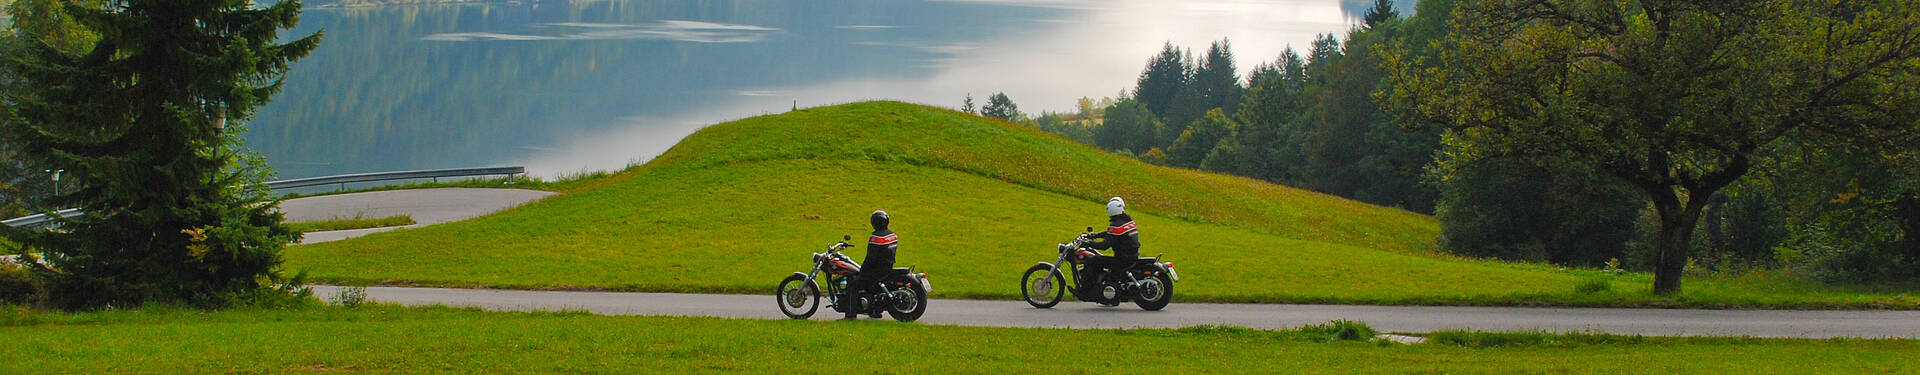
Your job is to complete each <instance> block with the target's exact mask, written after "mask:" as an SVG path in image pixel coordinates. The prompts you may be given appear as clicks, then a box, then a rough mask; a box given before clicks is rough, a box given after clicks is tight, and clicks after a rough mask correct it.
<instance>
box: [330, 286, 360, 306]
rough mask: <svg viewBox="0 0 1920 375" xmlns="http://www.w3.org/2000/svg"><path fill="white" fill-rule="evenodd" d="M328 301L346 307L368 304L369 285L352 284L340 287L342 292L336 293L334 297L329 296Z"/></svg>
mask: <svg viewBox="0 0 1920 375" xmlns="http://www.w3.org/2000/svg"><path fill="white" fill-rule="evenodd" d="M327 301H328V302H332V303H333V304H335V305H340V306H341V307H346V308H355V307H360V305H365V304H367V287H364V286H350V287H345V288H340V292H339V293H334V294H333V297H332V298H328V299H327Z"/></svg>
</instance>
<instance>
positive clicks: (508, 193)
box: [280, 188, 554, 243]
mask: <svg viewBox="0 0 1920 375" xmlns="http://www.w3.org/2000/svg"><path fill="white" fill-rule="evenodd" d="M553 194H554V193H553V192H548V191H538V190H522V189H483V188H436V189H407V190H387V191H370V192H364V193H352V194H338V195H323V196H318V197H306V198H297V199H288V200H286V201H284V202H280V211H281V212H284V213H286V214H287V221H294V222H298V221H321V220H330V219H335V218H354V217H361V218H367V219H378V218H385V217H391V216H397V215H407V216H411V217H413V220H414V221H415V222H417V224H414V225H408V226H405V227H389V228H371V229H355V230H341V231H327V232H313V233H307V235H306V239H305V240H303V241H301V243H317V242H327V241H338V240H344V239H348V238H353V237H359V236H364V235H367V234H370V233H376V232H383V231H389V230H393V229H395V228H411V227H419V226H426V225H433V224H439V223H444V222H449V221H457V220H463V219H468V218H472V217H476V216H480V215H486V214H490V213H494V212H498V211H500V210H505V209H508V208H513V207H516V206H519V205H522V204H526V203H527V202H532V201H536V200H540V199H541V198H546V197H548V196H552V195H553Z"/></svg>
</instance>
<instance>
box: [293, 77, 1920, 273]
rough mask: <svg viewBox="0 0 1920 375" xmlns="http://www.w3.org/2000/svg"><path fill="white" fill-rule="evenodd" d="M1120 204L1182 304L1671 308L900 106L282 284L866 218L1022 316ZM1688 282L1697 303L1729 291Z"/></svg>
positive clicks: (783, 257) (377, 239)
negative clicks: (885, 215)
mask: <svg viewBox="0 0 1920 375" xmlns="http://www.w3.org/2000/svg"><path fill="white" fill-rule="evenodd" d="M1115 195H1118V196H1123V197H1126V198H1127V200H1128V202H1129V204H1130V207H1131V211H1132V212H1134V213H1135V217H1136V219H1137V220H1138V221H1139V222H1140V224H1141V226H1142V234H1143V235H1142V241H1143V242H1145V245H1146V246H1145V248H1144V249H1143V250H1142V251H1141V252H1142V253H1143V255H1153V254H1160V253H1164V254H1165V255H1166V256H1165V259H1167V260H1171V261H1174V262H1176V264H1177V267H1178V268H1179V270H1180V272H1181V275H1182V276H1183V278H1184V280H1182V282H1181V283H1180V284H1179V285H1178V287H1177V289H1176V290H1177V291H1178V296H1179V297H1178V298H1179V299H1181V300H1185V301H1195V300H1211V301H1257V302H1339V303H1443V304H1578V305H1612V304H1641V305H1644V304H1655V305H1661V304H1669V303H1672V302H1661V301H1652V302H1649V301H1648V298H1649V297H1648V296H1645V295H1644V293H1643V292H1640V291H1642V290H1644V288H1645V286H1646V285H1648V281H1647V277H1645V276H1644V275H1626V276H1612V275H1605V274H1601V273H1598V272H1588V271H1566V270H1563V269H1555V268H1551V267H1546V266H1539V265H1527V264H1509V263H1498V262H1484V261H1473V260H1464V259H1459V258H1453V257H1449V256H1442V255H1434V254H1432V253H1430V252H1429V250H1428V241H1429V240H1430V239H1432V238H1433V237H1434V236H1436V235H1437V233H1438V227H1437V225H1436V224H1435V223H1434V221H1433V220H1432V219H1430V218H1428V217H1425V216H1421V215H1417V214H1413V213H1409V212H1406V211H1403V210H1399V209H1393V208H1383V207H1376V206H1371V205H1366V204H1362V203H1358V202H1354V201H1349V200H1345V199H1341V198H1337V197H1332V196H1327V195H1324V194H1319V193H1314V192H1309V191H1302V190H1298V189H1292V188H1288V187H1285V186H1279V185H1273V184H1268V183H1265V182H1260V181H1255V180H1250V179H1245V178H1239V177H1232V176H1225V175H1218V174H1211V173H1203V172H1196V171H1191V170H1182V169H1174V168H1165V167H1159V166H1153V165H1148V164H1145V163H1141V162H1138V161H1136V160H1133V159H1131V158H1126V157H1122V156H1116V155H1112V154H1108V153H1105V152H1102V151H1100V150H1097V149H1094V148H1090V147H1088V146H1084V145H1080V144H1077V143H1073V142H1071V141H1068V140H1065V139H1061V138H1059V137H1056V136H1053V135H1049V134H1045V133H1042V132H1040V131H1038V130H1034V129H1030V128H1026V127H1022V126H1018V125H1011V124H1007V123H1004V122H999V121H995V120H988V119H984V118H981V117H977V116H972V115H968V114H964V113H959V112H954V111H949V110H944V109H938V108H932V107H925V106H918V105H911V104H905V103H896V102H867V103H855V104H846V105H838V106H831V107H822V108H812V109H808V110H804V111H798V112H794V113H788V114H780V115H769V116H760V117H754V118H749V119H744V120H739V121H734V122H728V123H723V124H717V125H714V126H711V127H708V128H706V129H704V130H701V131H699V132H697V133H695V134H693V135H690V136H688V137H687V138H686V139H684V140H683V141H681V142H680V143H679V144H678V145H676V146H674V147H673V148H672V149H671V150H669V151H667V152H666V153H664V154H663V155H661V156H660V157H658V158H656V159H655V160H653V161H651V162H649V163H647V164H645V165H641V166H637V167H634V168H630V169H629V170H626V171H623V172H620V173H618V174H616V175H614V176H611V177H608V178H604V179H598V180H594V181H592V182H591V183H588V184H584V185H582V186H579V187H575V188H573V189H572V190H571V191H568V192H566V193H565V194H562V195H560V196H557V197H554V198H549V199H546V200H544V201H540V202H537V203H534V204H530V205H527V206H525V207H521V208H518V209H514V210H510V211H507V212H502V213H499V214H495V215H490V216H486V217H481V218H477V219H473V220H469V221H464V222H458V223H449V224H443V225H435V226H430V227H425V228H420V229H413V230H401V231H395V232H388V233H381V234H376V235H371V236H367V237H363V238H359V239H354V240H349V241H340V242H332V243H322V244H315V245H306V246H297V247H293V248H290V249H288V250H287V253H286V257H287V260H288V261H287V265H286V268H288V269H289V270H295V271H297V270H307V271H310V272H311V273H310V276H312V277H314V278H315V279H317V280H321V281H326V282H336V283H378V282H386V283H399V284H418V285H450V286H490V287H511V288H586V289H614V290H646V291H702V292H738V293H768V292H769V291H770V290H771V289H772V288H773V286H774V283H775V282H777V281H778V280H779V279H780V278H782V277H784V276H785V275H787V274H789V273H792V272H795V271H805V270H806V267H808V266H809V264H808V258H807V257H808V254H809V253H810V252H814V251H819V250H820V249H822V248H824V247H825V246H826V245H828V244H831V243H832V242H834V241H837V240H838V239H839V238H840V235H842V234H852V235H854V236H855V237H859V236H861V235H862V234H863V233H864V232H865V231H866V230H868V227H867V224H866V218H867V213H869V212H871V211H872V210H874V209H876V208H884V209H886V210H888V211H889V212H891V213H893V215H894V221H895V225H894V228H895V229H896V230H897V231H899V232H900V233H901V239H902V250H901V255H900V265H902V266H906V265H918V266H919V267H920V269H921V270H923V271H926V272H929V273H930V274H931V275H932V278H933V284H934V285H935V286H936V291H935V296H936V297H982V298H1008V297H1012V298H1017V297H1018V296H1019V290H1018V287H1017V285H1018V280H1019V277H1020V272H1021V271H1023V270H1024V269H1025V268H1026V267H1028V266H1030V265H1032V264H1034V262H1038V261H1052V260H1053V259H1054V255H1055V254H1054V251H1053V244H1055V243H1057V242H1063V241H1065V240H1068V239H1070V238H1071V237H1072V236H1073V235H1074V234H1076V233H1078V232H1079V230H1081V229H1083V228H1084V227H1088V226H1101V225H1103V224H1104V220H1105V217H1104V212H1103V206H1102V202H1104V201H1105V198H1106V197H1109V196H1115ZM862 252H863V250H860V249H856V250H854V251H853V252H852V253H853V254H852V255H854V256H855V257H856V258H857V257H858V256H860V254H861V253H862ZM1582 284H1587V285H1582ZM1692 285H1693V286H1694V289H1693V290H1694V291H1697V292H1690V293H1689V294H1690V296H1689V297H1686V298H1690V299H1694V300H1699V299H1705V300H1716V299H1720V297H1716V296H1719V295H1721V294H1725V293H1727V292H1722V291H1717V289H1716V288H1719V287H1716V286H1715V285H1716V284H1714V283H1713V282H1707V283H1695V284H1692ZM1577 286H1578V287H1582V288H1584V289H1587V290H1586V291H1585V292H1576V291H1575V289H1576V287H1577ZM1764 287H1766V288H1776V287H1778V286H1777V285H1765V286H1764ZM1616 291H1630V292H1616ZM1732 293H1735V294H1738V293H1745V292H1739V291H1736V292H1732ZM1878 298H1880V297H1877V296H1860V295H1848V296H1844V297H1835V298H1832V299H1829V300H1828V301H1823V302H1819V303H1816V305H1818V304H1840V305H1848V304H1852V305H1860V304H1869V303H1877V302H1874V301H1876V299H1878ZM1623 301H1626V302H1623ZM1741 303H1742V302H1737V301H1736V302H1734V304H1736V305H1737V304H1741ZM1768 303H1773V304H1779V302H1777V301H1775V302H1768ZM1909 304H1910V302H1909Z"/></svg>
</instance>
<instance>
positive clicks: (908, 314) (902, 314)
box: [887, 282, 927, 322]
mask: <svg viewBox="0 0 1920 375" xmlns="http://www.w3.org/2000/svg"><path fill="white" fill-rule="evenodd" d="M907 291H908V292H910V293H913V298H911V299H907V300H903V301H894V303H893V304H891V305H888V306H887V315H892V316H893V320H898V321H902V322H911V321H914V320H917V319H920V315H923V314H926V313H927V292H926V291H924V290H922V289H921V288H920V284H919V283H917V282H916V283H908V284H907Z"/></svg>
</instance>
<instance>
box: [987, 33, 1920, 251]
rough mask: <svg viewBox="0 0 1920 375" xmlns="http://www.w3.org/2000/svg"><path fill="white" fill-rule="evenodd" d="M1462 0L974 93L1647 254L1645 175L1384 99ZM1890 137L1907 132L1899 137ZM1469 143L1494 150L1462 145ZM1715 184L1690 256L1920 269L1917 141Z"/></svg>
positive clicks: (1123, 142)
mask: <svg viewBox="0 0 1920 375" xmlns="http://www.w3.org/2000/svg"><path fill="white" fill-rule="evenodd" d="M1455 4H1456V1H1454V0H1427V1H1421V2H1419V3H1418V5H1417V7H1418V9H1417V11H1416V12H1415V13H1414V15H1412V16H1411V17H1401V15H1400V14H1399V12H1398V11H1397V10H1396V9H1394V7H1393V4H1392V3H1391V2H1388V1H1377V2H1375V4H1374V7H1373V8H1372V10H1371V11H1369V12H1367V14H1366V15H1365V17H1364V18H1363V20H1362V22H1363V23H1362V24H1361V25H1359V26H1358V27H1356V28H1354V29H1352V30H1350V31H1349V32H1347V34H1346V37H1345V38H1344V39H1340V38H1335V36H1334V35H1322V36H1320V37H1319V38H1317V39H1316V40H1315V41H1314V42H1313V44H1312V45H1310V46H1308V47H1307V48H1306V50H1305V55H1304V56H1302V55H1301V54H1299V53H1298V52H1296V51H1295V50H1293V49H1292V48H1289V49H1287V51H1286V52H1284V53H1282V54H1281V56H1279V57H1278V58H1277V59H1275V60H1273V61H1272V62H1265V63H1261V64H1259V65H1258V66H1256V67H1255V68H1254V69H1253V70H1252V73H1251V74H1250V75H1249V76H1248V77H1245V78H1244V79H1242V78H1240V77H1237V76H1236V72H1237V69H1236V68H1235V61H1234V56H1233V53H1232V51H1231V46H1230V44H1229V42H1228V41H1226V40H1221V41H1219V42H1215V43H1213V44H1212V45H1211V46H1209V47H1208V48H1207V50H1206V51H1205V53H1203V54H1196V53H1193V52H1191V51H1189V50H1187V49H1183V48H1180V47H1178V46H1174V45H1172V44H1168V45H1166V46H1164V47H1163V48H1162V50H1161V51H1160V52H1159V53H1158V54H1156V55H1154V56H1153V57H1152V58H1150V59H1149V60H1148V62H1147V64H1146V67H1145V69H1144V70H1143V71H1142V72H1141V74H1140V77H1139V79H1138V81H1137V82H1136V85H1135V86H1134V88H1133V89H1132V90H1130V91H1128V92H1125V93H1123V94H1122V95H1121V96H1120V97H1118V98H1110V99H1099V100H1094V99H1088V98H1082V99H1081V100H1080V102H1079V107H1078V108H1077V111H1076V112H1075V113H1064V114H1056V113H1042V114H1040V115H1038V116H1035V117H1031V118H1029V117H1028V116H1027V115H1026V114H1024V113H1020V112H1019V111H1018V109H1017V106H1016V105H1015V104H1013V102H1012V100H1011V99H1009V98H1007V97H1006V96H1005V95H1004V94H994V95H992V96H991V97H990V100H989V102H988V103H987V104H986V105H985V106H982V107H981V108H980V109H979V110H978V111H975V110H973V107H972V98H971V97H969V98H967V101H966V102H965V103H964V104H965V105H964V106H963V110H967V111H969V112H977V113H980V114H982V115H985V116H989V117H997V118H1001V119H1005V120H1008V121H1011V122H1016V123H1024V124H1028V125H1031V126H1036V127H1038V128H1040V129H1042V130H1045V131H1048V132H1052V133H1056V134H1059V135H1062V136H1064V137H1066V138H1069V139H1073V140H1076V141H1080V142H1083V143H1087V144H1091V145H1095V146H1098V147H1100V148H1103V149H1107V150H1110V151H1113V152H1116V153H1120V154H1124V155H1129V156H1133V157H1136V158H1138V159H1140V160H1143V161H1146V162H1150V163H1155V164H1163V165H1170V166H1178V167H1185V168H1196V169H1203V170H1209V171H1217V172H1224V173H1231V174H1235V175H1240V176H1246V177H1252V178H1258V179H1262V180H1266V181H1271V182H1275V183H1280V184H1285V185H1290V186H1294V187H1300V188H1306V189H1311V190H1316V191H1320V192H1325V193H1329V194H1334V195H1338V196H1342V197H1347V198H1351V199H1355V200H1359V201H1363V202H1368V203H1373V204H1378V205H1385V206H1394V207H1400V208H1404V209H1407V210H1410V211H1415V212H1421V213H1429V214H1433V215H1434V216H1435V218H1436V219H1437V220H1439V221H1440V223H1441V225H1442V228H1443V230H1442V233H1443V234H1442V236H1441V238H1438V239H1436V241H1435V244H1436V246H1437V247H1438V248H1439V249H1441V250H1444V251H1447V252H1451V253H1455V254H1460V255H1467V256H1475V257H1485V258H1496V259H1504V260H1515V261H1531V262H1549V263H1553V264H1560V265H1569V266H1582V267H1622V268H1627V269H1635V270H1650V269H1652V268H1653V267H1654V264H1655V262H1656V261H1657V260H1656V259H1654V258H1656V256H1657V255H1656V250H1655V248H1656V246H1657V245H1656V244H1655V243H1654V242H1655V241H1656V238H1655V237H1656V235H1657V232H1658V230H1657V229H1658V227H1659V225H1658V220H1659V217H1657V213H1656V212H1655V210H1653V209H1651V205H1650V202H1649V201H1648V200H1647V198H1646V193H1644V192H1643V191H1642V187H1639V186H1634V185H1632V184H1629V183H1626V182H1624V181H1622V180H1620V179H1618V178H1615V177H1611V176H1609V175H1608V174H1607V173H1601V172H1600V171H1597V170H1595V169H1594V167H1592V166H1590V165H1585V164H1578V163H1557V164H1556V163H1544V164H1543V163H1539V162H1536V161H1535V160H1534V159H1527V158H1522V157H1517V156H1515V157H1508V156H1499V155H1494V156H1488V155H1491V154H1497V153H1494V152H1490V151H1486V150H1475V149H1467V148H1460V147H1452V148H1449V147H1443V145H1444V144H1445V142H1443V140H1442V135H1443V132H1442V131H1441V130H1439V129H1438V128H1437V127H1430V126H1403V125H1404V124H1402V123H1400V122H1399V121H1398V120H1396V118H1395V116H1393V115H1392V114H1390V113H1388V112H1387V109H1384V108H1383V106H1382V100H1383V98H1382V96H1383V95H1385V93H1384V92H1385V91H1387V90H1390V89H1391V88H1392V82H1390V81H1389V80H1388V79H1387V75H1388V74H1390V72H1388V71H1386V69H1384V68H1383V61H1382V59H1383V56H1386V55H1387V53H1385V51H1383V50H1384V49H1387V48H1395V49H1398V50H1401V51H1406V52H1407V53H1408V55H1409V56H1407V60H1408V61H1424V59H1423V58H1425V57H1429V56H1432V55H1434V54H1435V53H1436V52H1437V51H1433V50H1430V49H1432V48H1434V47H1432V46H1433V45H1435V44H1434V43H1431V42H1432V41H1435V40H1439V39H1441V38H1444V37H1447V36H1448V35H1449V33H1451V32H1453V30H1451V29H1450V26H1449V24H1448V19H1447V17H1448V16H1449V15H1450V14H1452V13H1453V8H1454V7H1455ZM1894 150H1898V149H1897V148H1895V149H1894ZM1461 153H1484V154H1487V155H1473V156H1472V157H1466V155H1460V154H1461ZM1763 154H1764V156H1765V162H1764V163H1761V164H1763V165H1761V166H1758V167H1756V168H1755V170H1754V172H1753V173H1750V174H1748V175H1746V176H1745V177H1743V178H1741V179H1740V180H1739V181H1738V182H1736V183H1734V184H1733V185H1731V186H1729V187H1728V188H1726V189H1724V190H1722V191H1720V192H1718V193H1716V195H1715V196H1713V197H1712V199H1711V200H1710V201H1709V203H1708V204H1707V205H1706V207H1705V210H1704V211H1705V212H1704V213H1703V214H1702V217H1701V219H1700V221H1699V224H1698V226H1697V228H1696V230H1694V231H1692V237H1693V238H1692V241H1691V244H1692V245H1691V246H1692V247H1693V249H1694V250H1693V251H1691V252H1689V254H1692V258H1690V259H1689V264H1690V265H1689V266H1688V267H1689V268H1688V270H1689V272H1745V271H1748V270H1755V269H1773V270H1789V271H1792V272H1793V273H1795V274H1798V275H1802V276H1810V277H1814V278H1818V279H1821V280H1826V281H1832V282H1848V283H1886V282H1903V281H1912V280H1916V279H1920V241H1916V239H1917V238H1920V177H1917V176H1920V153H1917V152H1914V151H1912V150H1908V151H1906V152H1898V151H1888V149H1887V148H1873V147H1864V146H1861V147H1854V146H1849V142H1844V141H1841V140H1838V139H1823V138H1821V137H1817V136H1810V137H1798V138H1792V139H1789V141H1784V142H1778V144H1777V145H1775V146H1773V147H1770V148H1768V149H1766V150H1765V151H1764V152H1763Z"/></svg>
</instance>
